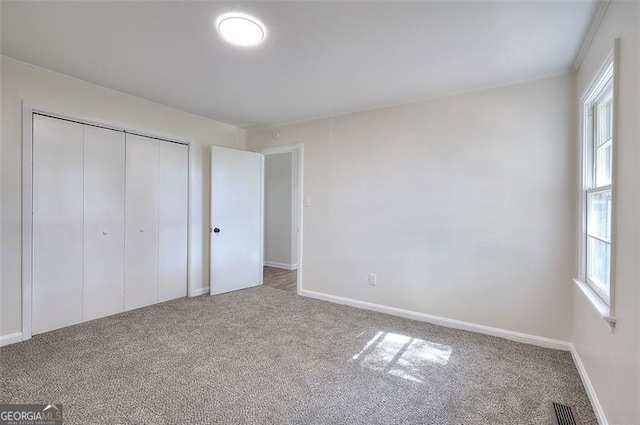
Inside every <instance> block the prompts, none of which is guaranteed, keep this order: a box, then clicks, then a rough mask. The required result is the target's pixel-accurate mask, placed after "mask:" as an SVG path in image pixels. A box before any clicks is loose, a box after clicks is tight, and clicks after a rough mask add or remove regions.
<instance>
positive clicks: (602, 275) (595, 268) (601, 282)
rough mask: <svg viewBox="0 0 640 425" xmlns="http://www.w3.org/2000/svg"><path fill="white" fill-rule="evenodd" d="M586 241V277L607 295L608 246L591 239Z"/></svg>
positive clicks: (609, 268) (608, 274) (608, 272)
mask: <svg viewBox="0 0 640 425" xmlns="http://www.w3.org/2000/svg"><path fill="white" fill-rule="evenodd" d="M587 239H588V243H587V277H588V278H589V280H591V281H592V282H593V283H595V284H596V285H598V286H599V287H600V288H601V289H602V290H603V291H604V292H605V293H606V294H609V278H610V273H611V271H610V270H611V267H610V255H611V254H610V251H611V249H610V245H609V244H608V243H606V242H602V241H600V240H598V239H594V238H592V237H587Z"/></svg>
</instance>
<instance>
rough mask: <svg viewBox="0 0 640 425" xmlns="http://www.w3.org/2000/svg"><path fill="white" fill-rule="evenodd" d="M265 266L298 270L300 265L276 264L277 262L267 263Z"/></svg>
mask: <svg viewBox="0 0 640 425" xmlns="http://www.w3.org/2000/svg"><path fill="white" fill-rule="evenodd" d="M264 265H265V266H267V267H276V268H278V269H285V270H295V269H297V268H298V264H297V263H296V264H285V263H276V262H275V261H265V262H264Z"/></svg>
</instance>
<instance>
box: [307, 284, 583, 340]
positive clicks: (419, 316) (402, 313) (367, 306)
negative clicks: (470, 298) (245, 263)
mask: <svg viewBox="0 0 640 425" xmlns="http://www.w3.org/2000/svg"><path fill="white" fill-rule="evenodd" d="M298 295H302V296H303V297H309V298H315V299H318V300H323V301H329V302H332V303H336V304H343V305H348V306H351V307H356V308H361V309H363V310H371V311H377V312H378V313H385V314H390V315H392V316H398V317H403V318H405V319H411V320H417V321H420V322H426V323H431V324H433V325H439V326H444V327H447V328H454V329H461V330H465V331H471V332H476V333H480V334H484V335H491V336H496V337H499V338H504V339H508V340H511V341H516V342H522V343H525V344H531V345H537V346H539V347H544V348H553V349H555V350H563V351H570V350H571V345H572V344H571V343H570V342H568V341H561V340H559V339H552V338H547V337H543V336H537V335H531V334H526V333H522V332H516V331H510V330H507V329H500V328H494V327H491V326H485V325H479V324H477V323H471V322H464V321H462V320H456V319H449V318H447V317H441V316H435V315H433V314H426V313H419V312H417V311H411V310H405V309H402V308H397V307H389V306H386V305H382V304H375V303H370V302H366V301H359V300H354V299H351V298H343V297H338V296H336V295H330V294H325V293H322V292H315V291H309V290H306V289H303V290H300V291H299V292H298Z"/></svg>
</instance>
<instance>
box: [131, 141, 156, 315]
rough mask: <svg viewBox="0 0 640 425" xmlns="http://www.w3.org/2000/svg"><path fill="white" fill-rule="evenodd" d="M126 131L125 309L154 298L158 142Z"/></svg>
mask: <svg viewBox="0 0 640 425" xmlns="http://www.w3.org/2000/svg"><path fill="white" fill-rule="evenodd" d="M159 143H160V142H159V141H158V140H156V139H151V138H148V137H141V136H136V135H131V134H127V161H126V162H127V166H126V167H127V168H126V169H127V183H126V184H127V189H126V193H127V201H126V214H125V216H126V236H125V247H126V248H125V249H126V257H125V258H126V259H125V310H131V309H134V308H138V307H144V306H146V305H150V304H153V303H156V302H158V206H159V203H158V144H159Z"/></svg>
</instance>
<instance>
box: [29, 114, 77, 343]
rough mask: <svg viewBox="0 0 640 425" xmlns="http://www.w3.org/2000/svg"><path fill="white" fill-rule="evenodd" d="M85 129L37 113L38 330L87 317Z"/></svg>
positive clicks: (35, 303) (35, 242) (34, 298)
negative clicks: (84, 312)
mask: <svg viewBox="0 0 640 425" xmlns="http://www.w3.org/2000/svg"><path fill="white" fill-rule="evenodd" d="M83 132H84V128H83V126H82V125H80V124H76V123H73V122H69V121H63V120H59V119H55V118H49V117H45V116H41V115H34V117H33V285H32V312H33V313H32V333H33V334H37V333H41V332H46V331H50V330H52V329H57V328H61V327H64V326H69V325H73V324H76V323H80V322H82V245H83V237H82V233H83V224H82V222H83V161H84V153H83V150H84V149H83Z"/></svg>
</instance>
